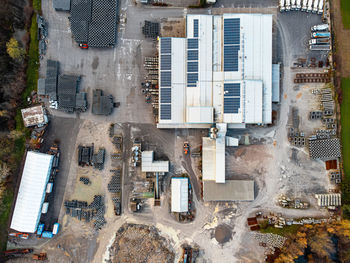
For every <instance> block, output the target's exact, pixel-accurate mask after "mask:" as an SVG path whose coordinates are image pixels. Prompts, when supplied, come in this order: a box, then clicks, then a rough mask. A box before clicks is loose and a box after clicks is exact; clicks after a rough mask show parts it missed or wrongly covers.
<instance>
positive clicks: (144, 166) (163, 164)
mask: <svg viewBox="0 0 350 263" xmlns="http://www.w3.org/2000/svg"><path fill="white" fill-rule="evenodd" d="M153 155H154V152H153V151H143V152H142V159H141V170H142V172H144V173H145V172H150V173H167V172H169V161H154V159H153V158H154V156H153Z"/></svg>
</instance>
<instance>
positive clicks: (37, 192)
mask: <svg viewBox="0 0 350 263" xmlns="http://www.w3.org/2000/svg"><path fill="white" fill-rule="evenodd" d="M52 161H53V155H49V154H44V153H38V152H32V151H29V152H27V157H26V161H25V164H24V169H23V174H22V179H21V184H20V186H19V191H18V195H17V199H16V205H15V209H14V212H13V216H12V221H11V226H10V228H12V229H14V230H17V231H19V232H24V233H34V232H35V231H36V229H37V226H38V223H39V220H40V216H41V208H42V204H43V202H44V199H45V194H46V193H45V192H46V184H47V182H48V180H49V178H50V172H51V167H52Z"/></svg>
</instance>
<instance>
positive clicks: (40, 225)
mask: <svg viewBox="0 0 350 263" xmlns="http://www.w3.org/2000/svg"><path fill="white" fill-rule="evenodd" d="M44 227H45V225H44V224H39V226H38V229H37V230H36V234H37V235H38V236H41V234H42V233H43V231H44Z"/></svg>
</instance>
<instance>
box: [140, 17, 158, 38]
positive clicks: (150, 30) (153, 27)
mask: <svg viewBox="0 0 350 263" xmlns="http://www.w3.org/2000/svg"><path fill="white" fill-rule="evenodd" d="M159 28H160V26H159V23H157V22H150V21H147V20H146V21H145V25H144V26H143V27H142V33H143V34H144V35H145V37H146V38H153V39H157V37H158V36H159Z"/></svg>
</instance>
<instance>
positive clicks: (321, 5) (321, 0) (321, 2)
mask: <svg viewBox="0 0 350 263" xmlns="http://www.w3.org/2000/svg"><path fill="white" fill-rule="evenodd" d="M317 13H318V14H319V15H321V14H322V13H323V0H320V2H319V3H318V12H317Z"/></svg>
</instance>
